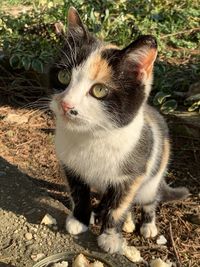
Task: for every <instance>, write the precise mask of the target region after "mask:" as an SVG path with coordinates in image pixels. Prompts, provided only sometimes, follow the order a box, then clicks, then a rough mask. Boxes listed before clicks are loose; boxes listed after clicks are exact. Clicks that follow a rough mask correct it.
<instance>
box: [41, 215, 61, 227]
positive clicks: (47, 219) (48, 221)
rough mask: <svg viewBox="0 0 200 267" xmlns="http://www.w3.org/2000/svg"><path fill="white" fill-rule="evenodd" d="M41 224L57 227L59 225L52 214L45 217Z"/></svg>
mask: <svg viewBox="0 0 200 267" xmlns="http://www.w3.org/2000/svg"><path fill="white" fill-rule="evenodd" d="M41 224H45V225H56V224H57V221H56V219H55V218H53V217H52V216H51V215H50V214H48V213H47V214H46V215H45V216H44V218H43V219H42V221H41Z"/></svg>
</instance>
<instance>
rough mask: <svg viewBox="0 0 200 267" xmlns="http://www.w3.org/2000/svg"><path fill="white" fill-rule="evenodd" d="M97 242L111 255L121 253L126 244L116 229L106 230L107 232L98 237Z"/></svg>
mask: <svg viewBox="0 0 200 267" xmlns="http://www.w3.org/2000/svg"><path fill="white" fill-rule="evenodd" d="M97 242H98V245H99V247H100V248H102V249H103V250H104V251H106V252H109V253H111V254H112V253H116V252H120V253H121V252H122V246H123V244H124V241H123V238H122V237H121V235H120V234H119V233H116V232H115V230H114V229H109V230H106V232H104V233H103V234H101V235H100V236H99V237H98V239H97Z"/></svg>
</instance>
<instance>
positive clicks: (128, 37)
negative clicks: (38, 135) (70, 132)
mask: <svg viewBox="0 0 200 267" xmlns="http://www.w3.org/2000/svg"><path fill="white" fill-rule="evenodd" d="M70 6H74V7H76V8H77V10H78V11H79V13H80V15H81V17H82V19H83V21H84V22H85V24H86V25H87V26H88V28H89V30H90V31H92V32H93V33H94V34H96V35H97V36H98V37H99V38H102V39H104V40H105V41H108V42H113V43H115V44H117V45H119V46H125V45H127V44H129V43H130V42H131V41H133V40H134V39H135V38H137V36H139V35H140V34H153V35H154V36H156V38H157V40H158V44H159V56H158V59H157V62H156V65H155V79H154V86H153V91H152V98H151V101H152V102H153V104H154V105H157V106H159V107H160V108H161V111H162V112H163V113H169V112H173V111H174V110H175V109H177V107H178V108H179V109H188V108H189V111H194V110H199V109H200V89H199V90H198V82H200V9H199V1H198V0H183V1H179V0H174V1H173V0H129V1H124V0H118V1H110V0H87V1H86V0H76V1H75V0H74V1H73V0H69V1H66V0H63V1H62V0H54V1H48V0H35V1H30V0H7V1H3V2H2V3H1V7H0V66H1V74H0V94H3V96H4V98H8V100H9V101H8V102H11V101H15V102H16V104H20V103H22V102H23V101H24V102H28V101H31V100H33V97H32V95H34V97H41V96H43V93H44V95H45V93H46V88H45V86H46V83H45V82H44V81H46V79H45V78H44V77H45V75H46V72H47V68H46V66H48V65H49V64H50V63H51V62H52V60H53V59H54V57H55V55H56V53H57V52H58V51H59V47H60V45H61V38H60V37H59V35H58V34H56V30H55V23H58V22H62V24H63V25H64V30H66V26H67V10H68V8H69V7H70ZM38 77H39V78H38ZM41 77H42V78H41ZM27 80H28V81H27ZM194 84H195V85H194ZM191 86H193V87H192V88H194V87H195V88H197V89H191ZM199 87H200V85H199ZM191 90H193V92H192V93H191ZM31 92H32V95H31ZM194 92H195V93H194ZM37 94H38V95H37ZM34 100H35V99H34Z"/></svg>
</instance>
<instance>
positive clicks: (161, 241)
mask: <svg viewBox="0 0 200 267" xmlns="http://www.w3.org/2000/svg"><path fill="white" fill-rule="evenodd" d="M156 243H157V244H158V245H165V244H167V239H166V238H165V237H164V235H160V236H159V237H158V238H157V240H156Z"/></svg>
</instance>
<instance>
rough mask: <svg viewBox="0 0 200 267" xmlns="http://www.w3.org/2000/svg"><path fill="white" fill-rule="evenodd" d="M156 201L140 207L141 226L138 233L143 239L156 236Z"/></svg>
mask: <svg viewBox="0 0 200 267" xmlns="http://www.w3.org/2000/svg"><path fill="white" fill-rule="evenodd" d="M156 204H157V203H156V201H155V202H152V203H150V204H148V205H144V206H143V207H142V226H141V228H140V233H141V234H142V235H143V236H144V237H145V238H149V237H155V236H156V235H157V234H158V230H157V227H156V223H155V221H156V213H155V209H156Z"/></svg>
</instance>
